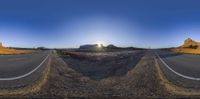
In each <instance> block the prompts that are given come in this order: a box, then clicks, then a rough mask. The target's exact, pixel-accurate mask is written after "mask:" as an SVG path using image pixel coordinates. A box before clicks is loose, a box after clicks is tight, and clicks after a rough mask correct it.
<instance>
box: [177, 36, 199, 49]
mask: <svg viewBox="0 0 200 99" xmlns="http://www.w3.org/2000/svg"><path fill="white" fill-rule="evenodd" d="M180 48H191V49H200V42H196V41H194V40H192V39H191V38H188V39H186V40H185V41H184V44H183V45H181V46H180Z"/></svg>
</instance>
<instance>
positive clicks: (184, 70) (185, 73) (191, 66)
mask: <svg viewBox="0 0 200 99" xmlns="http://www.w3.org/2000/svg"><path fill="white" fill-rule="evenodd" d="M156 55H157V57H158V58H159V60H160V64H161V66H162V70H163V71H164V73H165V74H166V75H167V76H168V78H169V79H170V80H171V81H172V82H175V83H179V84H182V85H183V86H186V87H200V84H199V83H200V55H190V54H180V53H175V52H170V51H160V50H157V51H156Z"/></svg>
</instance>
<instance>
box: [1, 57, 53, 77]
mask: <svg viewBox="0 0 200 99" xmlns="http://www.w3.org/2000/svg"><path fill="white" fill-rule="evenodd" d="M48 57H49V54H48V55H47V57H46V58H45V59H44V60H43V61H42V62H41V63H40V64H39V65H38V66H37V67H36V68H34V69H33V70H32V71H30V72H28V73H26V74H24V75H21V76H17V77H10V78H0V81H8V80H16V79H21V78H24V77H27V76H29V75H31V74H32V73H33V72H35V71H36V70H37V69H38V68H40V67H41V66H42V64H43V63H44V62H45V61H46V60H47V59H48Z"/></svg>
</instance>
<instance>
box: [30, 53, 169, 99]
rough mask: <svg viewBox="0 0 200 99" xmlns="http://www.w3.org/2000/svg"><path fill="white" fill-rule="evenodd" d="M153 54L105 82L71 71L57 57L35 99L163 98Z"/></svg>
mask: <svg viewBox="0 0 200 99" xmlns="http://www.w3.org/2000/svg"><path fill="white" fill-rule="evenodd" d="M151 54H152V53H149V52H147V53H146V54H145V56H143V57H142V59H141V60H140V61H139V62H138V63H137V64H135V66H134V68H132V69H129V70H128V71H127V72H126V74H124V75H120V76H119V75H112V76H110V75H109V76H108V77H105V78H103V79H98V80H96V79H91V77H90V76H88V75H84V74H83V73H81V72H80V71H77V70H75V69H72V68H71V67H70V66H69V64H68V63H66V61H64V60H63V59H62V58H60V57H58V56H56V55H54V56H53V57H52V68H51V74H50V77H49V81H48V83H47V84H46V85H45V86H44V87H43V88H42V90H41V91H40V92H38V93H36V94H33V95H32V96H33V97H46V98H47V97H57V98H61V97H68V98H94V97H95V98H113V99H116V98H134V97H142V98H145V97H146V98H163V97H169V96H170V94H168V92H166V91H164V89H163V87H162V86H160V83H159V80H158V78H157V72H156V68H155V66H154V64H155V61H154V57H153V55H151Z"/></svg>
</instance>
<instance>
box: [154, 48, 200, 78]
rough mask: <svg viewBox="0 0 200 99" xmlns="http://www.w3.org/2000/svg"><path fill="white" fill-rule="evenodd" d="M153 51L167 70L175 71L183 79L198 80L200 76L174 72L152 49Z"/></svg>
mask: <svg viewBox="0 0 200 99" xmlns="http://www.w3.org/2000/svg"><path fill="white" fill-rule="evenodd" d="M154 53H155V54H156V56H157V57H158V58H159V60H160V61H161V62H162V63H163V64H164V65H165V67H167V68H168V69H169V70H171V71H172V72H173V73H175V74H176V75H178V76H180V77H183V78H185V79H189V80H196V81H200V78H195V77H190V76H186V75H183V74H181V73H179V72H176V71H175V70H173V69H172V68H171V67H170V66H169V65H168V64H167V63H166V62H165V61H164V60H163V59H162V58H161V57H160V56H159V55H158V53H157V52H156V51H154Z"/></svg>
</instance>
